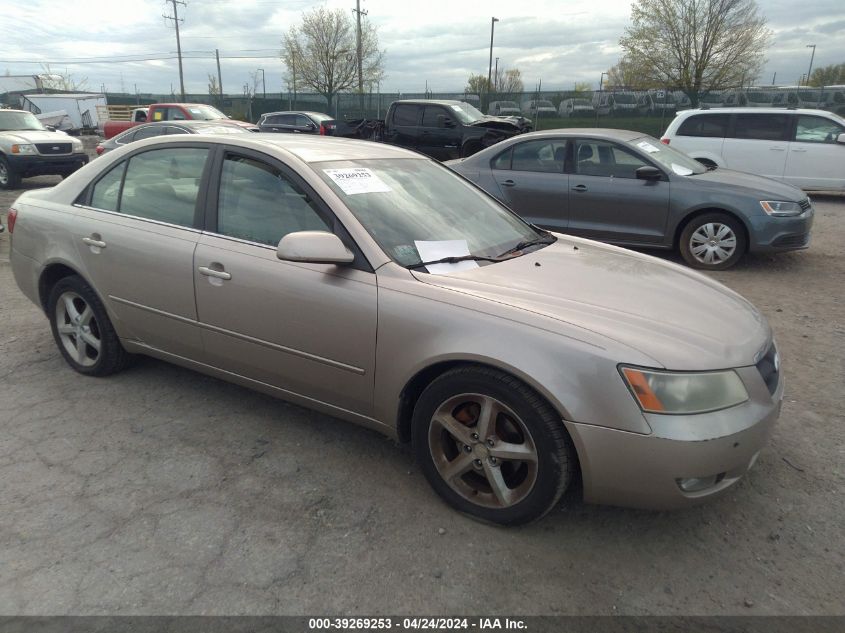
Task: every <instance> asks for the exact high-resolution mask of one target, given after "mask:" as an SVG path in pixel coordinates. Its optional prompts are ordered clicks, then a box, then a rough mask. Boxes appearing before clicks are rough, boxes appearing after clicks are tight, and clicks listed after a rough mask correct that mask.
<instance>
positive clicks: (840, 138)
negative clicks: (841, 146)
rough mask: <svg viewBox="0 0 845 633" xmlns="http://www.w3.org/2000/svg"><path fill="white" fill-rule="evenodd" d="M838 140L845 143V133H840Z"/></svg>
mask: <svg viewBox="0 0 845 633" xmlns="http://www.w3.org/2000/svg"><path fill="white" fill-rule="evenodd" d="M836 142H837V143H845V134H840V135H839V136H837V137H836Z"/></svg>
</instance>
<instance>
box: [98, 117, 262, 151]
mask: <svg viewBox="0 0 845 633" xmlns="http://www.w3.org/2000/svg"><path fill="white" fill-rule="evenodd" d="M245 132H249V130H248V129H246V128H244V127H243V126H241V125H233V124H232V123H228V122H226V121H160V122H158V123H144V124H143V125H139V126H137V127H133V128H131V129H129V130H126V131H125V132H123V133H122V134H118V135H117V136H113V137H111V138H110V139H108V140H105V141H103V142H102V143H98V144H97V147H96V148H95V151H96V152H97V156H102V155H103V154H105V153H107V152H110V151H112V150H115V149H117V148H119V147H123V146H124V145H128V144H129V143H132V142H134V141H141V140H143V139H145V138H152V137H154V136H164V135H166V134H241V133H245Z"/></svg>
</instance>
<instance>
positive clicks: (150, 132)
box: [132, 125, 167, 141]
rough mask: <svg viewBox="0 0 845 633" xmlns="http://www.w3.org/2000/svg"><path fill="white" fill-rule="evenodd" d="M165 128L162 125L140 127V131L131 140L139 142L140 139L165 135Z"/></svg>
mask: <svg viewBox="0 0 845 633" xmlns="http://www.w3.org/2000/svg"><path fill="white" fill-rule="evenodd" d="M166 131H167V128H166V127H165V126H163V125H151V126H150V127H142V128H141V129H140V130H138V131H137V132H135V136H134V138H133V139H132V140H133V141H140V140H141V139H145V138H152V137H154V136H161V135H162V134H165V133H166Z"/></svg>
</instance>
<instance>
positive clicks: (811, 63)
mask: <svg viewBox="0 0 845 633" xmlns="http://www.w3.org/2000/svg"><path fill="white" fill-rule="evenodd" d="M807 48H812V49H813V52H812V54H811V55H810V70H808V71H807V85H808V86H809V85H810V73H812V72H813V58H814V57H815V56H816V45H815V44H807Z"/></svg>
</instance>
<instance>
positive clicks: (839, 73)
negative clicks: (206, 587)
mask: <svg viewBox="0 0 845 633" xmlns="http://www.w3.org/2000/svg"><path fill="white" fill-rule="evenodd" d="M807 83H809V85H811V86H816V87H822V86H835V85H839V84H845V64H831V65H830V66H822V67H821V68H816V69H815V70H814V71H813V74H812V75H811V76H810V81H809V82H807Z"/></svg>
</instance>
